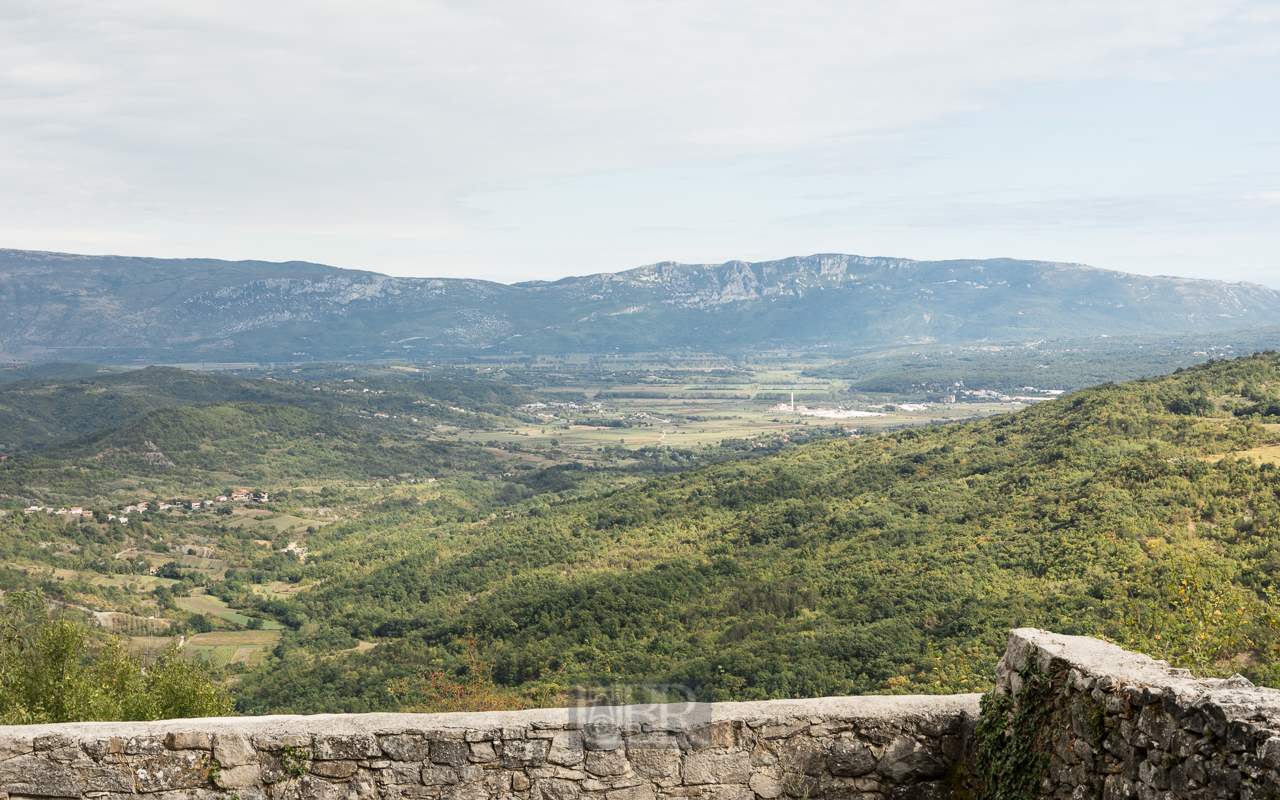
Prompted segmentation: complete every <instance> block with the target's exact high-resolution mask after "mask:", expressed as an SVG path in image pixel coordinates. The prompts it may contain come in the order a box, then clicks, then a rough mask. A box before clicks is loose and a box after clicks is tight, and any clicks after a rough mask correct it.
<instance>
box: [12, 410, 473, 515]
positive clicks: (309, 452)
mask: <svg viewBox="0 0 1280 800" xmlns="http://www.w3.org/2000/svg"><path fill="white" fill-rule="evenodd" d="M497 468H498V462H497V460H496V459H495V458H494V457H493V455H492V454H490V453H488V452H487V451H485V450H483V449H482V448H481V447H478V446H475V445H466V444H458V443H452V442H443V441H440V440H438V439H426V438H422V439H393V438H389V437H387V436H385V435H383V434H382V433H380V432H378V431H369V430H363V429H360V428H355V427H352V426H350V425H346V424H344V423H342V422H338V421H336V420H334V419H332V418H330V417H327V416H321V415H318V414H313V413H311V412H309V411H304V410H302V409H299V408H294V407H292V406H286V405H261V404H257V403H223V404H211V405H198V406H189V407H179V408H165V409H161V410H159V411H153V412H151V413H149V414H147V415H145V416H143V417H142V418H141V419H138V420H136V421H134V422H131V423H129V424H128V425H125V426H123V427H120V428H116V429H113V430H110V431H105V432H102V433H98V434H94V435H92V436H87V437H83V438H81V439H78V440H76V441H74V442H69V443H67V444H63V445H58V446H56V447H52V448H48V449H46V450H44V451H41V452H39V453H35V454H22V455H19V456H14V457H12V458H10V459H8V460H6V461H4V462H2V463H0V491H5V492H8V493H10V494H15V495H21V494H23V493H24V492H27V493H33V491H35V490H38V491H39V492H40V493H41V494H42V495H43V496H49V494H50V492H58V493H62V494H65V495H68V496H76V497H93V496H94V495H96V494H99V493H101V492H102V490H103V488H104V487H111V486H113V485H118V484H121V483H123V484H125V485H132V486H141V485H148V484H151V485H154V486H156V487H160V486H166V485H175V484H177V485H183V486H187V487H198V486H201V485H203V486H205V487H207V488H208V489H215V490H216V489H221V488H222V487H223V486H225V485H229V484H232V483H244V482H248V483H251V484H259V485H261V484H264V483H270V484H278V483H281V482H288V481H290V480H294V481H297V480H308V479H321V478H323V479H327V480H334V479H349V478H356V479H364V480H368V479H371V478H378V477H384V478H385V477H388V476H409V477H412V478H417V479H425V478H427V477H431V476H434V475H436V474H445V473H451V472H453V471H456V470H466V471H468V472H471V473H474V472H477V471H483V470H486V469H487V470H490V471H493V470H496V469H497Z"/></svg>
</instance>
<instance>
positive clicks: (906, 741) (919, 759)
mask: <svg viewBox="0 0 1280 800" xmlns="http://www.w3.org/2000/svg"><path fill="white" fill-rule="evenodd" d="M876 771H877V772H879V773H880V774H881V775H884V776H885V777H887V778H889V779H890V780H892V781H893V782H895V783H902V782H904V781H908V780H919V779H920V778H937V777H939V776H941V775H942V774H943V773H945V772H946V771H947V768H946V766H945V765H944V764H943V763H942V760H941V759H940V758H938V755H937V754H935V753H934V752H933V751H932V750H931V749H930V748H928V747H926V746H924V745H922V744H921V743H920V742H918V741H916V740H915V739H913V738H911V737H910V736H899V737H898V738H897V739H894V740H893V741H892V742H890V743H889V746H888V747H887V748H886V749H885V752H884V755H883V756H881V757H880V760H879V761H878V762H877V763H876Z"/></svg>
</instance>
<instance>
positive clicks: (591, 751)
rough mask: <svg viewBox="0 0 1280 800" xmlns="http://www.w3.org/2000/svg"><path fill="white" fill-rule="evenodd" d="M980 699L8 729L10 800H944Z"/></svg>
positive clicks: (3, 740)
mask: <svg viewBox="0 0 1280 800" xmlns="http://www.w3.org/2000/svg"><path fill="white" fill-rule="evenodd" d="M977 712H978V695H959V696H950V697H861V698H856V697H855V698H830V699H820V700H795V701H768V702H758V703H716V704H687V705H667V706H628V707H624V708H612V709H609V708H596V709H558V710H541V711H520V712H491V713H481V714H434V715H416V714H351V715H323V716H308V717H247V718H239V719H230V718H229V719H199V720H171V721H165V722H153V723H78V724H72V725H48V726H19V727H11V728H0V800H6V794H7V798H8V800H17V799H18V798H26V797H45V798H47V797H76V798H119V797H123V796H126V795H141V796H145V797H151V798H156V799H157V800H176V799H177V798H180V797H191V798H207V799H208V800H214V798H227V799H228V800H231V799H232V798H237V797H238V798H239V800H255V799H256V798H264V797H270V798H274V799H276V800H283V799H284V798H324V799H326V800H327V799H329V798H333V799H334V800H337V799H338V798H349V799H350V800H374V799H375V798H379V799H385V800H397V799H398V798H428V799H430V800H660V799H661V798H700V799H704V800H756V798H763V800H773V798H778V797H781V796H783V795H784V794H785V795H789V796H791V797H793V798H810V797H811V798H819V797H832V798H835V797H839V798H857V799H858V800H882V799H883V800H935V799H936V800H941V798H947V797H950V796H951V792H952V783H951V782H952V780H953V779H955V778H956V774H955V773H956V769H955V768H956V765H957V764H958V762H959V761H960V760H961V759H962V758H963V754H964V752H965V751H966V748H967V746H968V743H969V741H968V737H969V734H970V733H971V732H972V730H973V726H974V724H975V723H976V719H977Z"/></svg>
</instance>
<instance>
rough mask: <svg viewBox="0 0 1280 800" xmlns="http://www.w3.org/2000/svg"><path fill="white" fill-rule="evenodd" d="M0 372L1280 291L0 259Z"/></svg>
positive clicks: (933, 328)
mask: <svg viewBox="0 0 1280 800" xmlns="http://www.w3.org/2000/svg"><path fill="white" fill-rule="evenodd" d="M0 320H3V321H4V324H3V325H0V358H5V359H13V360H52V359H89V360H104V361H129V360H147V361H166V360H167V361H183V360H209V361H243V360H296V359H299V358H303V357H309V358H335V357H338V358H341V357H348V356H355V357H360V356H364V357H387V356H388V355H392V354H400V355H406V356H418V357H424V356H429V355H435V356H456V355H462V354H468V353H475V352H480V351H485V352H492V353H499V352H510V351H523V352H545V353H564V352H598V351H601V350H615V349H616V350H618V351H621V352H628V351H633V352H634V351H652V350H671V349H683V348H692V349H696V350H711V351H724V350H742V349H746V350H751V349H773V348H778V347H785V348H788V349H804V348H812V347H825V348H831V347H835V348H853V347H866V346H874V345H878V344H889V343H901V342H904V341H973V340H979V339H984V338H990V339H1019V338H1033V337H1045V338H1053V337H1060V336H1068V335H1079V333H1080V332H1081V331H1086V330H1087V331H1089V332H1091V333H1108V334H1111V335H1125V334H1142V333H1166V332H1174V331H1208V330H1221V329H1228V328H1240V327H1248V326H1252V325H1264V324H1276V323H1280V293H1277V292H1275V291H1273V290H1271V289H1268V288H1266V287H1263V286H1257V285H1253V284H1227V283H1222V282H1220V281H1199V280H1186V279H1177V278H1149V277H1141V276H1135V275H1126V274H1124V273H1118V272H1109V271H1106V270H1099V269H1093V268H1091V267H1086V266H1081V265H1075V264H1056V263H1050V262H1039V261H1014V260H1009V259H995V260H989V261H939V262H918V261H909V260H905V259H889V258H864V257H861V256H850V255H816V256H808V257H803V258H788V259H782V260H779V261H769V262H759V263H748V262H744V261H731V262H728V263H725V264H717V265H709V264H702V265H686V264H676V263H673V262H664V263H660V264H652V265H649V266H645V267H639V268H637V269H633V270H628V271H626V272H621V273H602V274H598V275H590V276H586V277H581V278H566V279H563V280H560V281H555V282H530V283H520V284H515V285H510V286H508V285H504V284H498V283H490V282H486V281H474V280H457V279H430V278H393V277H389V276H386V275H379V274H377V273H371V272H357V271H352V270H341V269H336V268H333V267H326V266H322V265H317V264H306V263H299V262H290V263H285V264H272V263H265V262H221V261H212V260H160V259H141V258H123V257H115V256H109V257H98V256H77V255H66V254H58V253H38V252H30V251H16V250H0Z"/></svg>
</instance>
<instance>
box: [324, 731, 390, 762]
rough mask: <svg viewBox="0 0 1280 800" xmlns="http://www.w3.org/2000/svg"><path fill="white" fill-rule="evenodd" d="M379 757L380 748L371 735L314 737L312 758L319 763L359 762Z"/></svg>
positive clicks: (380, 753)
mask: <svg viewBox="0 0 1280 800" xmlns="http://www.w3.org/2000/svg"><path fill="white" fill-rule="evenodd" d="M381 755H382V748H380V747H379V746H378V740H377V739H376V738H375V737H374V736H373V734H371V733H354V734H346V735H319V736H316V737H315V749H314V757H315V758H316V759H317V760H319V761H359V760H360V759H362V758H377V757H378V756H381Z"/></svg>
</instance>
